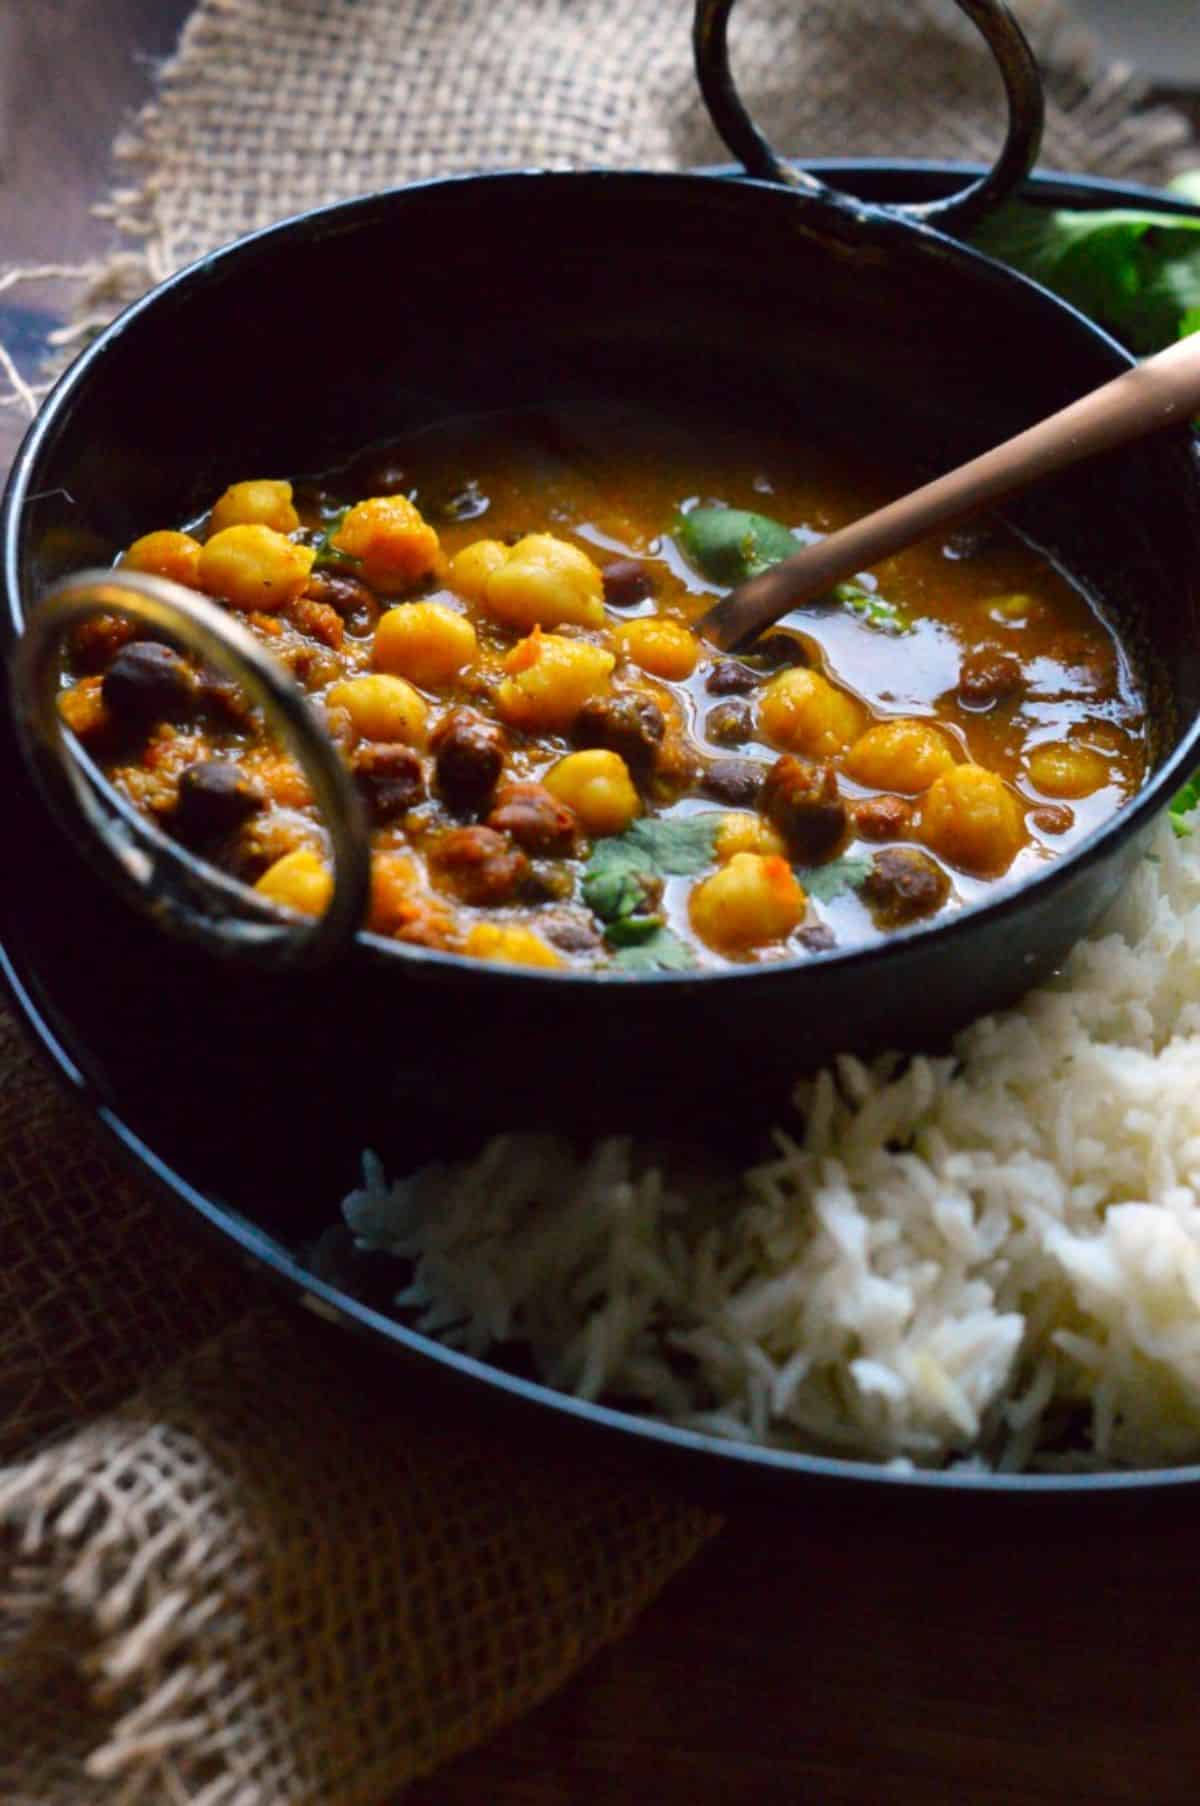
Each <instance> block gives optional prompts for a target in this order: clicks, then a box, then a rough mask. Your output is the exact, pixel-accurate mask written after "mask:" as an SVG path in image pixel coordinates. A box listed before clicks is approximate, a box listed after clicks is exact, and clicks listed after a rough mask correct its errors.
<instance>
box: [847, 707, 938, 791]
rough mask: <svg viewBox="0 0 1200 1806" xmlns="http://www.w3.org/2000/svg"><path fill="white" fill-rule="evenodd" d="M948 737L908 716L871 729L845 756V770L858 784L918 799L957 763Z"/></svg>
mask: <svg viewBox="0 0 1200 1806" xmlns="http://www.w3.org/2000/svg"><path fill="white" fill-rule="evenodd" d="M956 763H957V761H956V759H955V756H954V750H953V748H952V747H951V745H950V742H949V741H948V740H947V739H946V736H945V735H944V734H942V733H940V732H939V731H938V729H937V728H936V727H934V726H933V725H932V724H931V723H930V722H928V721H911V720H909V719H908V718H907V717H904V718H901V719H898V720H895V721H880V722H877V723H876V725H875V726H874V727H869V728H868V729H867V731H866V733H865V734H863V735H862V737H861V739H858V740H856V741H855V742H854V745H853V746H852V747H851V748H850V751H849V752H848V753H847V754H846V770H847V772H848V773H849V775H850V776H851V777H852V778H853V779H854V780H855V782H856V783H859V784H869V785H870V786H871V787H872V789H875V790H899V791H902V792H903V793H904V794H905V795H907V796H915V795H916V793H917V792H918V791H919V790H928V788H929V786H930V785H931V784H932V783H933V780H934V778H937V777H940V776H941V775H942V773H943V772H944V771H949V769H950V767H951V766H952V765H954V764H956Z"/></svg>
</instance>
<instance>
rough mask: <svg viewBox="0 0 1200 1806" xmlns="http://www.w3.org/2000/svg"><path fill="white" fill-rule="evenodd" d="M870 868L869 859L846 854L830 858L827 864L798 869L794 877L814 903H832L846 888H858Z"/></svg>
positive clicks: (842, 894)
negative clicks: (842, 856) (802, 869)
mask: <svg viewBox="0 0 1200 1806" xmlns="http://www.w3.org/2000/svg"><path fill="white" fill-rule="evenodd" d="M870 870H871V861H870V860H869V859H855V858H853V857H852V856H851V855H849V854H847V855H846V856H845V857H844V858H842V859H831V860H830V861H829V863H828V865H813V866H810V867H809V868H808V870H807V871H798V872H797V873H796V877H797V880H798V881H799V883H800V884H801V885H802V886H803V888H804V889H805V891H807V893H808V895H809V896H810V897H811V898H812V899H813V901H814V902H815V903H832V902H833V900H834V898H835V897H841V896H844V895H845V893H846V892H847V891H848V890H858V889H859V888H860V886H861V885H862V884H863V882H864V880H865V879H866V877H867V875H868V873H869V872H870Z"/></svg>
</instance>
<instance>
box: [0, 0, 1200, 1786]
mask: <svg viewBox="0 0 1200 1806" xmlns="http://www.w3.org/2000/svg"><path fill="white" fill-rule="evenodd" d="M1020 10H1021V13H1022V16H1023V18H1024V20H1025V22H1026V24H1027V26H1028V29H1029V31H1030V34H1031V37H1032V39H1033V41H1034V44H1035V47H1036V48H1037V49H1038V52H1039V54H1040V56H1041V58H1042V61H1043V64H1044V66H1045V68H1046V71H1047V74H1048V77H1049V86H1050V107H1049V125H1048V132H1047V140H1046V150H1045V162H1046V163H1047V164H1050V165H1056V166H1059V167H1062V168H1071V169H1079V170H1103V171H1106V172H1108V173H1110V174H1120V175H1128V176H1136V177H1141V178H1143V179H1149V180H1156V179H1160V178H1161V177H1163V176H1165V175H1166V174H1167V173H1169V171H1170V169H1171V168H1172V166H1173V164H1174V163H1175V162H1176V161H1178V160H1181V159H1182V160H1186V159H1188V158H1191V159H1193V160H1194V158H1195V150H1194V147H1192V148H1189V146H1188V142H1187V133H1186V128H1185V127H1184V125H1183V123H1182V121H1181V120H1180V119H1179V118H1178V117H1176V116H1175V115H1173V114H1171V113H1169V112H1166V111H1162V110H1158V111H1154V112H1150V113H1146V112H1144V111H1143V112H1139V111H1138V110H1137V108H1138V103H1139V100H1140V90H1139V88H1138V86H1137V84H1136V83H1135V82H1134V81H1133V80H1132V79H1131V77H1130V76H1129V74H1128V72H1123V71H1120V70H1113V69H1109V68H1106V67H1104V66H1103V65H1102V64H1101V63H1099V62H1098V61H1097V59H1096V57H1095V55H1094V53H1093V51H1092V50H1091V48H1090V46H1089V44H1088V42H1087V41H1086V39H1085V38H1084V37H1082V36H1081V34H1080V33H1079V32H1078V31H1077V30H1076V29H1075V27H1074V26H1073V25H1072V23H1071V21H1070V18H1069V16H1068V15H1067V14H1066V13H1065V12H1064V10H1063V8H1062V7H1061V6H1060V5H1059V4H1057V0H1025V4H1024V5H1023V6H1022V7H1021V8H1020ZM733 38H734V44H735V56H736V65H737V69H738V73H739V77H740V79H741V81H742V84H743V87H744V91H745V94H746V97H747V99H748V101H749V102H750V104H751V106H752V109H753V111H754V113H755V115H756V117H757V118H758V119H759V121H760V123H761V124H762V125H763V126H764V128H765V129H766V130H767V131H768V132H769V133H770V134H771V136H772V137H773V138H774V139H775V141H776V142H777V143H778V144H779V145H780V146H781V147H782V148H783V149H785V150H787V151H789V152H793V153H796V154H800V155H802V154H804V153H808V154H812V155H816V154H835V153H847V154H849V153H888V152H890V153H895V154H917V155H952V156H962V157H978V156H986V155H987V154H988V153H989V152H990V150H991V149H992V148H993V147H994V145H995V143H996V142H997V140H998V137H999V132H1000V119H1001V104H1000V91H999V84H998V82H997V79H996V77H995V75H994V73H993V71H992V69H991V67H990V64H989V61H988V58H987V56H986V53H985V52H984V51H983V49H982V47H981V45H980V42H979V40H978V39H977V38H976V37H975V35H974V34H973V32H972V31H971V30H970V28H969V27H967V26H965V25H964V24H963V22H962V21H961V20H960V19H959V18H958V16H957V15H956V14H955V13H953V11H952V9H951V8H950V6H949V5H948V3H945V0H936V3H935V0H891V3H890V4H888V3H885V0H809V3H808V4H806V5H799V4H796V3H795V0H792V3H790V4H781V3H779V0H743V10H742V11H740V12H739V14H738V15H737V17H736V19H735V30H734V33H733ZM117 153H118V161H119V166H120V171H121V182H120V184H119V185H118V186H117V187H116V188H115V190H114V191H113V194H112V196H111V200H110V203H109V206H108V209H107V211H108V213H109V215H110V217H111V218H112V220H113V222H114V228H115V232H116V239H115V244H114V255H113V257H112V259H111V260H110V261H109V262H108V263H106V265H105V266H104V268H103V269H102V270H99V271H95V272H93V273H92V281H91V285H90V288H89V290H88V293H87V296H86V298H85V300H84V303H83V305H82V308H81V309H80V311H79V315H78V317H77V319H76V322H75V328H74V329H75V330H76V331H79V332H82V331H86V330H87V329H88V328H89V327H91V326H92V325H95V324H97V323H99V322H101V321H102V320H104V319H105V318H107V317H109V316H110V315H111V314H112V313H113V312H114V311H115V309H116V307H117V306H118V305H119V304H120V303H121V302H122V301H123V300H126V299H129V298H131V297H132V296H133V295H134V294H136V293H137V292H139V291H140V290H141V289H144V288H145V287H146V286H147V285H148V283H149V282H150V281H152V280H154V279H157V278H159V277H161V276H164V275H166V274H168V273H169V272H170V271H171V270H172V269H173V268H176V267H178V266H179V265H180V264H181V263H183V262H185V261H187V260H188V259H189V258H191V257H193V256H195V255H197V254H199V253H200V252H202V251H205V250H207V249H209V248H210V247H212V246H213V245H216V244H218V243H220V242H222V241H224V240H226V239H228V238H230V237H233V236H235V235H236V234H238V233H239V232H242V231H244V230H246V229H248V228H250V227H253V226H257V225H262V224H264V223H267V222H268V221H270V220H274V219H277V218H280V217H282V216H284V215H286V214H288V213H291V212H294V211H296V210H298V209H301V208H304V207H308V206H310V205H313V204H315V203H318V202H322V201H328V200H334V199H338V198H341V197H344V196H349V195H353V194H357V193H361V192H364V191H366V190H369V189H372V188H376V187H381V186H388V185H391V184H394V183H397V182H402V181H406V180H410V179H413V178H419V177H424V176H430V175H435V174H439V173H450V172H455V171H462V170H471V169H480V168H487V167H504V166H508V167H511V166H514V165H529V164H539V165H554V166H581V165H591V164H606V165H624V166H628V165H644V166H650V167H670V166H677V165H684V164H691V163H696V162H706V161H714V160H721V159H722V157H723V155H724V153H723V151H722V148H721V146H720V144H719V143H718V141H717V139H716V137H715V135H714V134H713V132H712V129H711V127H710V126H709V124H708V122H707V119H706V117H705V115H704V113H703V109H702V107H701V105H700V103H699V101H698V98H697V94H696V90H695V86H694V81H693V77H692V73H691V66H690V46H689V17H688V10H687V8H686V7H685V5H684V4H682V3H680V0H626V3H625V4H623V5H620V6H614V5H612V4H611V0H203V3H202V4H201V5H200V6H199V7H198V9H197V11H196V12H195V14H194V15H193V17H192V19H191V20H190V22H189V24H188V26H187V28H186V30H185V32H184V35H183V39H182V42H181V45H180V49H179V53H178V55H177V56H176V58H175V59H174V60H173V61H172V62H171V63H170V64H169V65H168V66H167V67H166V68H165V69H164V70H162V71H161V75H160V81H159V92H158V97H157V99H156V102H155V104H154V105H153V106H152V107H150V108H149V109H148V110H147V111H146V112H145V113H144V115H143V116H142V118H141V119H140V120H139V121H138V122H137V125H136V128H135V129H134V130H133V132H132V133H131V134H129V135H128V136H127V137H126V138H125V140H124V141H123V142H122V143H120V144H119V145H118V147H117ZM10 274H12V275H15V274H16V273H15V272H14V273H10ZM0 356H2V348H0ZM10 374H12V371H11V370H10ZM335 1207H336V1201H335V1200H333V1199H331V1200H330V1211H331V1216H332V1215H333V1213H334V1211H335ZM0 1248H2V1250H3V1259H2V1260H0V1399H2V1401H3V1423H2V1424H0V1457H2V1458H4V1459H6V1460H7V1461H8V1462H9V1463H10V1465H9V1466H8V1467H7V1468H6V1469H5V1470H4V1471H3V1472H2V1473H0V1604H2V1606H3V1612H4V1629H3V1635H2V1637H0V1798H2V1799H3V1800H4V1801H5V1802H10V1803H12V1806H26V1803H27V1806H85V1803H87V1806H96V1803H101V1802H104V1801H114V1802H118V1801H119V1802H137V1801H147V1802H160V1801H171V1802H188V1803H189V1806H199V1803H200V1802H203V1803H204V1806H235V1803H236V1806H307V1803H310V1802H311V1803H313V1806H317V1803H320V1806H353V1803H354V1802H360V1801H361V1802H364V1803H371V1806H374V1803H375V1802H383V1801H385V1800H387V1799H388V1798H389V1797H391V1796H393V1795H394V1792H395V1790H396V1789H397V1788H398V1787H399V1786H400V1785H402V1784H403V1782H404V1781H405V1780H407V1779H408V1778H409V1777H411V1776H413V1775H415V1774H418V1773H421V1772H423V1771H426V1770H428V1769H429V1768H431V1767H432V1766H434V1765H435V1764H436V1763H437V1762H439V1761H442V1760H444V1759H445V1758H446V1757H448V1756H449V1755H451V1754H452V1753H454V1752H456V1751H458V1750H461V1749H464V1748H466V1747H467V1746H468V1745H470V1744H471V1743H473V1742H475V1741H477V1740H478V1739H479V1738H480V1737H482V1736H483V1735H485V1734H486V1733H487V1732H488V1731H489V1730H490V1729H492V1728H493V1727H495V1726H496V1725H498V1724H500V1723H501V1722H503V1721H504V1720H505V1719H507V1718H509V1717H511V1716H512V1715H513V1714H515V1713H517V1712H519V1711H521V1710H523V1709H524V1708H526V1707H527V1706H529V1705H531V1704H532V1703H533V1702H534V1701H536V1700H537V1699H539V1698H540V1697H542V1696H544V1695H545V1694H546V1693H547V1692H549V1691H550V1690H551V1689H552V1688H554V1687H555V1686H556V1685H558V1684H559V1683H560V1682H561V1681H562V1680H563V1679H564V1678H565V1677H566V1676H567V1675H568V1674H569V1673H571V1672H572V1671H573V1670H574V1669H575V1668H576V1667H577V1666H578V1665H579V1663H580V1662H582V1661H583V1660H584V1659H585V1658H586V1657H587V1655H588V1654H589V1653H590V1652H591V1651H592V1650H594V1649H595V1648H596V1647H597V1646H598V1645H599V1644H601V1643H602V1642H603V1641H604V1640H605V1639H607V1638H609V1637H612V1636H614V1635H615V1634H617V1633H618V1632H619V1631H620V1630H621V1629H622V1628H623V1627H624V1626H626V1625H627V1624H628V1623H629V1621H630V1620H631V1618H632V1617H633V1615H634V1614H635V1613H636V1612H637V1611H638V1609H639V1608H640V1607H641V1606H642V1605H643V1604H644V1603H645V1602H646V1601H647V1600H648V1599H649V1598H650V1597H651V1596H652V1595H653V1594H654V1593H655V1592H656V1591H657V1589H658V1588H659V1587H661V1585H662V1584H663V1583H664V1581H665V1580H666V1579H667V1577H668V1576H669V1575H670V1574H671V1573H672V1572H674V1571H675V1569H676V1568H677V1567H678V1566H679V1565H680V1564H681V1563H683V1562H684V1561H685V1560H686V1559H687V1558H688V1556H689V1555H690V1554H691V1553H692V1552H693V1551H694V1550H695V1549H697V1548H698V1547H699V1546H700V1545H701V1544H702V1543H703V1542H704V1541H705V1540H706V1539H708V1538H709V1537H711V1536H712V1535H713V1534H714V1533H715V1531H716V1529H717V1527H718V1526H717V1521H716V1520H715V1519H714V1518H713V1517H711V1516H709V1515H707V1514H704V1513H701V1512H698V1511H696V1510H694V1509H691V1508H689V1507H687V1506H685V1505H682V1504H679V1503H676V1502H673V1501H672V1500H670V1499H668V1498H666V1497H664V1496H663V1495H662V1494H661V1492H660V1491H659V1490H658V1489H657V1487H656V1486H654V1485H653V1484H652V1483H651V1482H650V1481H649V1480H648V1479H647V1478H646V1477H645V1475H643V1474H641V1473H639V1472H638V1471H636V1470H632V1469H628V1468H625V1467H622V1466H614V1465H612V1462H613V1461H615V1460H616V1456H615V1455H614V1456H613V1457H612V1458H611V1460H610V1459H609V1457H607V1456H606V1457H605V1459H604V1460H603V1461H601V1460H599V1459H598V1457H597V1454H596V1452H595V1450H594V1449H593V1450H591V1451H589V1453H588V1456H587V1459H586V1461H585V1460H584V1459H583V1458H581V1457H580V1456H579V1455H573V1454H571V1453H570V1452H569V1451H566V1452H562V1453H559V1454H555V1455H553V1456H552V1455H551V1454H550V1453H549V1452H548V1450H547V1447H546V1441H545V1439H539V1438H537V1437H530V1436H529V1435H528V1434H523V1435H522V1436H520V1437H519V1438H518V1437H516V1436H515V1435H514V1434H513V1433H512V1432H511V1431H510V1430H508V1429H505V1428H493V1427H491V1426H490V1425H489V1426H488V1427H486V1428H485V1427H483V1425H482V1424H481V1421H480V1418H479V1415H478V1413H477V1412H476V1411H475V1410H467V1409H466V1408H465V1407H458V1406H454V1405H452V1404H451V1403H450V1402H449V1401H447V1400H444V1398H443V1395H442V1393H441V1391H440V1390H436V1389H431V1388H430V1387H429V1386H427V1385H424V1384H422V1383H421V1382H420V1380H419V1379H414V1377H413V1376H412V1375H411V1374H409V1373H403V1374H402V1373H401V1372H399V1371H397V1372H396V1373H394V1374H393V1373H392V1372H391V1370H390V1369H389V1370H388V1371H387V1373H386V1374H383V1373H381V1372H380V1371H379V1367H380V1361H379V1358H378V1357H372V1356H370V1355H367V1354H364V1353H362V1352H359V1351H357V1350H352V1349H351V1348H350V1347H349V1346H348V1345H346V1344H345V1343H344V1341H343V1340H342V1339H341V1338H339V1337H338V1336H337V1335H336V1334H335V1332H333V1331H331V1330H330V1329H329V1328H328V1327H327V1326H323V1325H321V1324H318V1323H315V1322H309V1321H307V1320H305V1319H300V1318H299V1317H298V1315H292V1314H289V1313H288V1312H287V1311H285V1310H284V1309H282V1308H281V1307H278V1306H275V1305H270V1304H266V1303H264V1302H263V1301H262V1299H261V1296H260V1294H259V1292H258V1290H257V1287H256V1284H255V1282H254V1281H253V1280H252V1279H251V1278H250V1277H249V1276H248V1275H246V1274H245V1273H243V1272H241V1271H239V1270H233V1269H232V1268H230V1267H229V1266H228V1265H227V1264H226V1263H225V1262H223V1261H221V1260H219V1259H217V1258H216V1257H215V1256H214V1255H212V1254H211V1253H210V1252H209V1251H208V1250H207V1249H206V1250H205V1251H203V1252H202V1251H200V1250H199V1249H198V1248H196V1247H194V1246H193V1245H192V1244H191V1243H190V1242H188V1241H187V1240H186V1239H185V1238H184V1237H183V1235H182V1233H181V1232H180V1230H179V1228H178V1226H177V1224H176V1223H175V1222H174V1221H173V1220H172V1221H165V1220H164V1219H163V1217H162V1214H161V1212H160V1209H159V1208H158V1206H156V1204H155V1203H154V1202H153V1201H151V1200H150V1199H149V1198H147V1197H146V1196H145V1195H144V1194H143V1193H142V1192H141V1190H140V1189H139V1188H138V1186H137V1185H135V1184H134V1183H132V1182H130V1180H128V1179H127V1178H126V1177H125V1176H124V1175H123V1174H122V1172H120V1171H119V1170H118V1169H117V1168H116V1167H115V1166H114V1165H113V1164H112V1162H111V1160H110V1159H109V1157H108V1155H107V1154H106V1153H105V1151H104V1149H103V1148H102V1146H101V1144H100V1142H99V1140H98V1137H97V1135H96V1132H95V1131H94V1130H93V1129H92V1128H91V1127H90V1126H89V1124H88V1122H87V1121H86V1120H85V1119H84V1117H83V1114H82V1113H81V1112H80V1111H79V1110H78V1108H77V1107H76V1106H75V1105H74V1104H73V1103H72V1102H71V1101H70V1099H69V1098H68V1097H66V1095H65V1094H62V1093H60V1092H59V1091H58V1090H57V1089H55V1088H54V1087H53V1085H52V1083H51V1080H50V1078H49V1077H48V1075H47V1074H46V1073H45V1072H44V1071H43V1070H42V1069H41V1068H40V1067H39V1066H38V1065H37V1064H36V1063H35V1061H34V1059H33V1057H32V1055H31V1053H30V1051H29V1049H28V1047H27V1046H26V1045H25V1043H24V1041H23V1039H22V1036H21V1034H20V1032H19V1031H18V1030H17V1029H16V1027H15V1026H14V1022H13V1020H12V1018H11V1016H10V1015H3V1016H2V1017H0Z"/></svg>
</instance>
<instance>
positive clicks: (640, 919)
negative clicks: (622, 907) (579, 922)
mask: <svg viewBox="0 0 1200 1806" xmlns="http://www.w3.org/2000/svg"><path fill="white" fill-rule="evenodd" d="M662 926H663V918H662V916H658V915H646V916H639V915H625V916H618V917H617V920H616V921H615V922H610V923H609V924H608V926H607V928H606V929H605V930H604V932H605V934H606V935H607V936H608V939H609V940H610V941H611V942H612V944H613V946H614V947H639V946H640V945H641V944H642V942H643V941H648V940H651V939H652V938H653V937H654V936H655V935H656V934H657V933H658V931H659V929H660V928H661V927H662Z"/></svg>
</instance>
